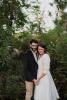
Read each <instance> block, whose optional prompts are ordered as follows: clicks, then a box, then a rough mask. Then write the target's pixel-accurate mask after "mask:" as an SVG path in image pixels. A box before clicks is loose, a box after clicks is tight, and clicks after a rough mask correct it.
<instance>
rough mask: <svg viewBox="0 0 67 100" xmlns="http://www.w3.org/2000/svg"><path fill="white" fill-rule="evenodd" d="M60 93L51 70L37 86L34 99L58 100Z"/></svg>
mask: <svg viewBox="0 0 67 100" xmlns="http://www.w3.org/2000/svg"><path fill="white" fill-rule="evenodd" d="M57 99H59V95H58V92H57V89H56V86H55V84H54V81H53V78H52V75H51V73H50V71H49V72H48V73H47V74H46V75H45V76H44V77H43V78H42V79H41V80H40V82H39V84H38V85H36V86H35V92H34V100H57Z"/></svg>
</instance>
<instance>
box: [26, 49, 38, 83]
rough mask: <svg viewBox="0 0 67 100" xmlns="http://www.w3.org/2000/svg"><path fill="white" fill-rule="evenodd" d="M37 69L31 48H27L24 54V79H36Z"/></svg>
mask: <svg viewBox="0 0 67 100" xmlns="http://www.w3.org/2000/svg"><path fill="white" fill-rule="evenodd" d="M37 69H38V64H37V62H36V61H35V58H34V56H33V53H32V51H31V50H28V51H27V52H26V54H25V80H26V81H32V80H33V79H37Z"/></svg>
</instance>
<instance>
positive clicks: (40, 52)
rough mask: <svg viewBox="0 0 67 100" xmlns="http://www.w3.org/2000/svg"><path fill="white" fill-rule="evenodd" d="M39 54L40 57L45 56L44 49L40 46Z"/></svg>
mask: <svg viewBox="0 0 67 100" xmlns="http://www.w3.org/2000/svg"><path fill="white" fill-rule="evenodd" d="M38 53H39V55H43V54H44V48H42V47H40V46H38Z"/></svg>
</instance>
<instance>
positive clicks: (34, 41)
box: [30, 39, 38, 44]
mask: <svg viewBox="0 0 67 100" xmlns="http://www.w3.org/2000/svg"><path fill="white" fill-rule="evenodd" d="M32 43H37V44H38V41H37V40H35V39H32V40H31V41H30V44H32Z"/></svg>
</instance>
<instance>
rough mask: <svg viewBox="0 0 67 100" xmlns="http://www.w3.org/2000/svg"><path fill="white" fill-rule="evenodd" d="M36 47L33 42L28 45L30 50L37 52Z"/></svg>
mask: <svg viewBox="0 0 67 100" xmlns="http://www.w3.org/2000/svg"><path fill="white" fill-rule="evenodd" d="M37 45H38V44H37V43H34V42H33V43H31V44H30V48H31V49H32V50H33V51H37Z"/></svg>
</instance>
